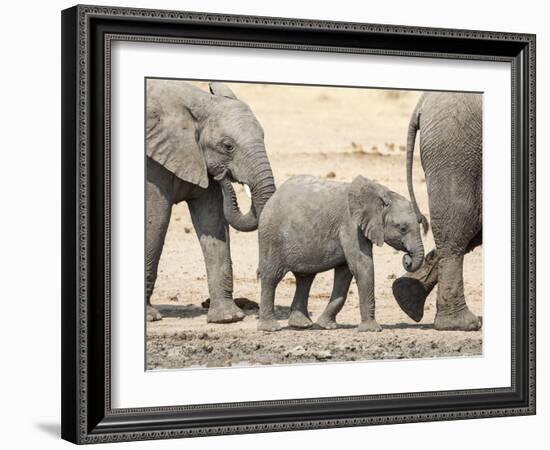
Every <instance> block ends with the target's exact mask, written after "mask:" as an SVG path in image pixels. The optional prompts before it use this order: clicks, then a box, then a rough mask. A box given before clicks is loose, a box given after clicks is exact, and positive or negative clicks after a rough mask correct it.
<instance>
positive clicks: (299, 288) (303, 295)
mask: <svg viewBox="0 0 550 450" xmlns="http://www.w3.org/2000/svg"><path fill="white" fill-rule="evenodd" d="M294 276H295V277H296V291H295V292H294V299H293V300H292V304H291V305H290V317H289V318H288V324H289V325H290V326H291V327H293V328H309V327H311V326H312V325H313V322H312V321H311V319H310V317H309V313H308V311H307V303H308V298H309V291H310V289H311V283H313V280H314V279H315V274H313V275H300V274H297V273H295V274H294Z"/></svg>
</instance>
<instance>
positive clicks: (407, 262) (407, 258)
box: [403, 244, 424, 272]
mask: <svg viewBox="0 0 550 450" xmlns="http://www.w3.org/2000/svg"><path fill="white" fill-rule="evenodd" d="M423 261H424V246H423V245H422V244H420V248H417V249H416V250H414V251H411V252H409V253H406V254H405V255H403V268H404V269H405V270H406V271H407V272H416V271H417V270H418V269H420V266H422V262H423Z"/></svg>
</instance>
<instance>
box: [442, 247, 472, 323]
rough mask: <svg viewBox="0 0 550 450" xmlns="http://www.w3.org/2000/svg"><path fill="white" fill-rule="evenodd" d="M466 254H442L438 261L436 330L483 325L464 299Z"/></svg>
mask: <svg viewBox="0 0 550 450" xmlns="http://www.w3.org/2000/svg"><path fill="white" fill-rule="evenodd" d="M463 262H464V255H451V256H445V257H443V256H441V257H440V259H439V263H438V272H439V284H438V290H437V313H436V316H435V321H434V328H435V329H436V330H462V331H475V330H479V328H480V327H481V323H480V320H479V319H478V317H477V316H475V315H474V314H473V313H472V312H471V311H470V309H469V308H468V306H467V305H466V301H465V299H464V282H463V274H462V270H463Z"/></svg>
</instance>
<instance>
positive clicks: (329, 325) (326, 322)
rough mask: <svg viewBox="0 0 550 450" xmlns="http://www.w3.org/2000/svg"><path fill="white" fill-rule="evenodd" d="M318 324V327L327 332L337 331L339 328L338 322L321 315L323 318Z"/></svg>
mask: <svg viewBox="0 0 550 450" xmlns="http://www.w3.org/2000/svg"><path fill="white" fill-rule="evenodd" d="M316 323H317V325H319V326H320V327H321V328H323V329H325V330H335V329H336V328H338V324H337V323H336V320H334V319H333V318H330V317H326V316H323V315H321V317H319V318H318V319H317V322H316Z"/></svg>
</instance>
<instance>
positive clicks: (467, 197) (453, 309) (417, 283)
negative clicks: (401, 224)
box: [393, 92, 482, 331]
mask: <svg viewBox="0 0 550 450" xmlns="http://www.w3.org/2000/svg"><path fill="white" fill-rule="evenodd" d="M418 130H420V156H421V161H422V167H423V169H424V172H425V175H426V185H427V188H428V199H429V208H430V217H431V225H432V231H433V236H434V240H435V246H436V248H435V250H434V251H432V252H430V253H429V254H428V255H426V258H425V261H424V264H423V266H422V267H421V268H420V269H419V270H418V271H417V272H415V273H407V274H405V275H404V276H402V277H401V278H398V279H397V280H396V281H395V282H394V284H393V293H394V296H395V298H396V300H397V302H398V303H399V305H400V306H401V308H402V309H403V311H405V312H406V313H407V314H408V315H409V316H410V317H411V318H412V319H414V320H416V321H420V319H422V316H423V314H424V302H425V300H426V297H427V296H428V294H429V293H430V291H431V290H432V289H433V288H434V286H435V285H436V284H438V289H437V313H436V316H435V321H434V328H435V329H437V330H465V331H468V330H478V329H479V328H480V326H481V323H480V320H479V319H478V317H476V316H475V315H474V314H473V313H472V312H471V311H470V309H469V308H468V306H467V305H466V301H465V298H464V282H463V261H464V254H465V253H467V252H469V251H471V250H473V249H474V248H475V247H477V246H479V245H481V242H482V239H481V229H482V186H481V176H482V154H481V147H482V110H481V95H478V94H464V93H436V92H432V93H426V94H424V95H423V96H422V98H421V99H420V100H419V102H418V105H417V106H416V109H415V111H414V113H413V115H412V118H411V121H410V124H409V132H408V140H407V184H408V188H409V194H410V197H411V201H412V203H413V206H414V209H415V212H416V215H417V219H418V220H419V221H420V222H423V224H424V228H425V230H427V222H426V219H425V217H424V216H422V214H421V213H420V210H419V208H418V205H417V203H416V199H415V196H414V190H413V183H412V164H413V152H414V143H415V139H416V134H417V131H418Z"/></svg>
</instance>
